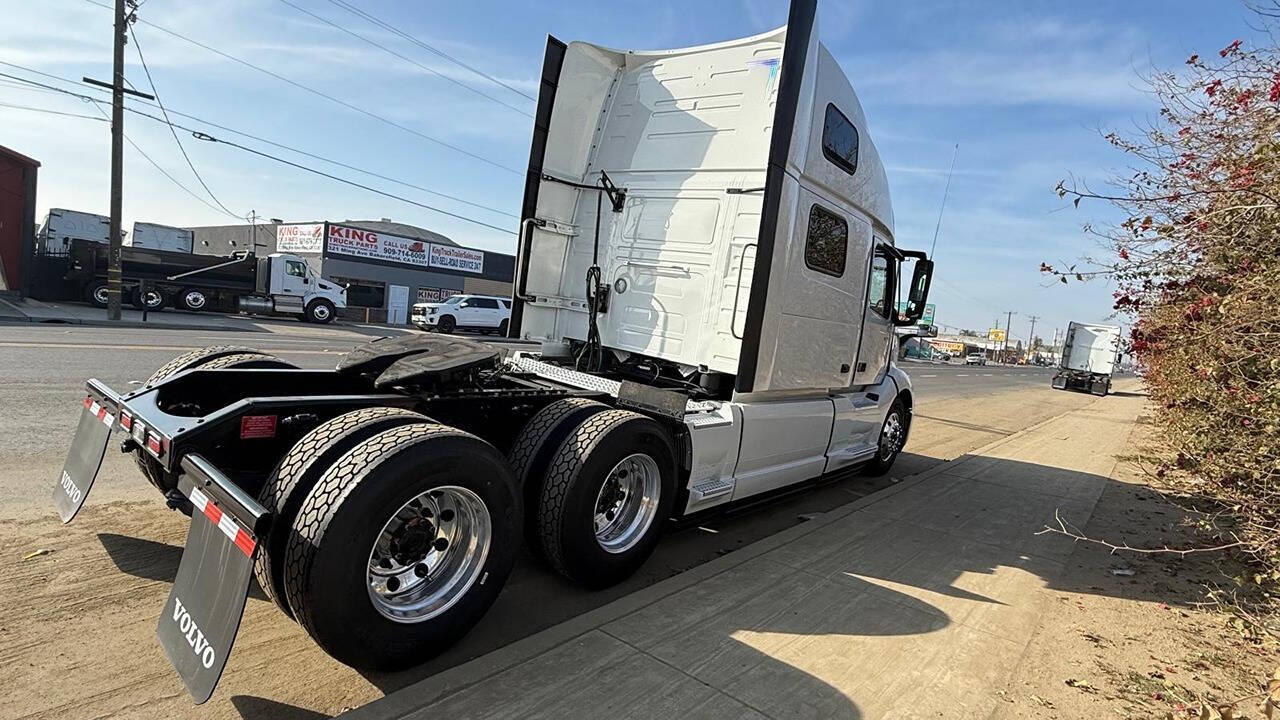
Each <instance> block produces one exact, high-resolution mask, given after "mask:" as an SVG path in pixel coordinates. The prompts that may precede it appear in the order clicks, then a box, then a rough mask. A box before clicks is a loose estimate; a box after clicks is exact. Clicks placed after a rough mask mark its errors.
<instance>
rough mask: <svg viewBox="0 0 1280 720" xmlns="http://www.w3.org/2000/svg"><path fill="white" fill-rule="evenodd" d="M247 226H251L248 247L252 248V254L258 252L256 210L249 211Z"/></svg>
mask: <svg viewBox="0 0 1280 720" xmlns="http://www.w3.org/2000/svg"><path fill="white" fill-rule="evenodd" d="M249 227H251V228H253V229H252V230H250V231H249V247H250V248H252V249H253V254H254V255H257V254H258V211H257V210H250V211H249Z"/></svg>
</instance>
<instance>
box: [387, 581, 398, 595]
mask: <svg viewBox="0 0 1280 720" xmlns="http://www.w3.org/2000/svg"><path fill="white" fill-rule="evenodd" d="M399 589H400V578H387V590H388V591H389V592H395V591H397V590H399Z"/></svg>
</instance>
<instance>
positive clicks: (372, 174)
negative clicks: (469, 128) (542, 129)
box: [0, 60, 519, 220]
mask: <svg viewBox="0 0 1280 720" xmlns="http://www.w3.org/2000/svg"><path fill="white" fill-rule="evenodd" d="M0 65H6V66H8V67H12V68H17V69H19V70H23V71H26V72H30V73H33V74H36V75H40V76H43V77H47V78H50V79H53V80H59V81H62V82H65V83H70V84H75V81H74V80H71V79H70V78H64V77H61V76H58V75H53V74H51V73H47V72H41V71H39V70H35V69H34V68H29V67H25V66H23V65H18V64H15V63H11V62H5V61H3V60H0ZM0 77H4V78H16V77H17V76H14V75H7V74H5V73H0ZM18 81H19V82H21V83H22V84H23V85H24V86H31V85H32V81H30V80H27V79H26V78H18ZM32 89H39V90H43V91H45V92H61V93H67V92H68V91H66V90H64V89H62V88H56V87H52V86H49V85H43V84H40V83H35V84H34V87H33V88H32ZM86 89H89V90H100V91H102V92H107V91H106V90H104V89H100V88H97V87H95V86H90V87H88V88H86ZM71 94H72V95H75V96H77V97H82V98H83V97H85V96H80V95H79V94H78V93H71ZM129 102H136V103H139V104H142V105H147V106H150V107H157V106H156V105H155V104H154V103H150V102H147V101H145V100H138V99H135V98H129ZM125 110H127V111H129V112H136V110H135V109H134V108H131V107H128V106H125ZM169 114H171V115H176V116H179V117H184V118H187V119H189V120H194V121H196V122H199V123H203V124H205V125H208V126H210V127H214V128H217V129H219V130H224V131H226V132H229V133H232V134H234V135H238V136H240V137H244V138H248V139H250V140H254V141H257V142H260V143H264V144H266V145H270V146H272V147H276V148H280V149H281V150H287V151H289V152H292V153H296V154H298V155H302V156H304V157H308V158H311V159H313V160H319V161H320V162H323V163H327V164H329V165H333V166H335V167H340V168H343V169H346V170H351V171H353V172H358V173H360V174H362V175H367V176H369V177H373V178H377V179H379V180H385V181H387V182H390V183H394V184H396V185H400V186H402V187H407V188H412V189H414V190H418V191H419V192H424V193H427V194H428V195H434V196H436V197H441V198H445V199H447V200H452V201H453V202H456V203H460V204H462V205H468V206H470V207H474V208H476V209H479V210H486V211H488V212H491V213H495V214H498V215H503V216H506V217H509V218H512V219H516V220H518V219H519V216H517V215H515V214H513V213H509V212H506V211H505V210H500V209H498V208H495V207H492V206H489V205H485V204H483V203H478V202H474V201H471V200H467V199H465V198H461V197H458V196H457V195H452V194H449V193H444V192H440V191H439V190H432V189H431V188H428V187H423V186H422V185H417V184H415V183H411V182H409V181H407V180H401V179H398V178H395V177H391V176H389V175H383V174H381V173H378V172H375V171H373V170H368V169H366V168H362V167H359V166H356V165H351V164H350V163H345V162H343V161H341V160H334V159H333V158H328V157H325V156H323V155H317V154H316V153H313V152H309V151H307V150H302V149H300V148H297V147H293V146H291V145H286V144H284V143H280V142H277V141H275V140H271V139H269V138H264V137H261V136H259V135H254V134H253V133H248V132H244V131H243V130H237V129H235V128H232V127H228V126H226V125H221V124H219V123H216V122H213V121H212V120H206V119H204V118H202V117H199V116H197V115H191V114H190V113H185V112H181V111H179V110H174V109H172V108H170V109H169ZM95 119H96V118H95ZM183 129H185V128H183Z"/></svg>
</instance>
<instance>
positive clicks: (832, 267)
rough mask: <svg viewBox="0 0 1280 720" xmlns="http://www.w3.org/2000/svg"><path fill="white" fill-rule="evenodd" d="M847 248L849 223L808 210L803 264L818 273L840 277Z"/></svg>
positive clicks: (830, 214) (817, 208) (820, 210)
mask: <svg viewBox="0 0 1280 720" xmlns="http://www.w3.org/2000/svg"><path fill="white" fill-rule="evenodd" d="M848 247H849V223H848V222H847V221H845V219H844V218H842V217H840V216H839V215H836V214H835V213H833V212H831V211H830V210H827V209H825V208H822V207H820V206H818V205H814V206H813V207H812V208H810V209H809V232H808V234H807V235H806V236H805V241H804V264H805V265H808V266H809V267H810V268H812V269H814V270H817V271H818V272H820V273H826V274H827V275H833V276H835V277H840V276H841V275H844V259H845V255H846V251H847V250H848Z"/></svg>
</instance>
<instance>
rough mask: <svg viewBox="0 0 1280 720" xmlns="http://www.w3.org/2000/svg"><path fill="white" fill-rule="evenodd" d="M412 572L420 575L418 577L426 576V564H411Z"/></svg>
mask: <svg viewBox="0 0 1280 720" xmlns="http://www.w3.org/2000/svg"><path fill="white" fill-rule="evenodd" d="M413 574H414V575H417V576H418V577H420V578H424V577H426V576H427V566H426V565H425V564H423V563H418V564H417V565H414V566H413Z"/></svg>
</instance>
